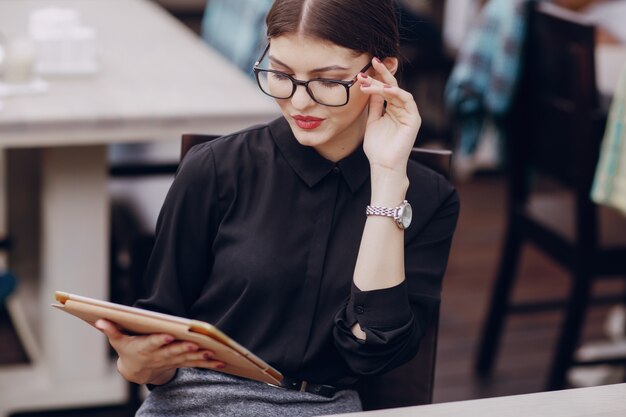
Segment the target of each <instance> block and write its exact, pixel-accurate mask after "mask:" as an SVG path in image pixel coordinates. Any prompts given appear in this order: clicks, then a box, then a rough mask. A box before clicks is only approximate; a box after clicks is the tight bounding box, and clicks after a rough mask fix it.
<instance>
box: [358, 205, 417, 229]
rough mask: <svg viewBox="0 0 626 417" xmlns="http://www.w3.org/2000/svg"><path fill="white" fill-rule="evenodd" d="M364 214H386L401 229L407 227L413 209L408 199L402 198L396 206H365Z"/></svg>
mask: <svg viewBox="0 0 626 417" xmlns="http://www.w3.org/2000/svg"><path fill="white" fill-rule="evenodd" d="M365 214H367V215H368V216H386V217H391V218H392V219H393V220H394V221H395V222H396V225H398V227H399V228H400V229H402V230H404V229H406V228H407V227H409V225H410V224H411V218H412V217H413V209H412V208H411V205H410V204H409V202H408V201H406V200H404V201H403V202H402V203H400V205H399V206H398V207H394V208H389V207H373V206H367V207H366V209H365Z"/></svg>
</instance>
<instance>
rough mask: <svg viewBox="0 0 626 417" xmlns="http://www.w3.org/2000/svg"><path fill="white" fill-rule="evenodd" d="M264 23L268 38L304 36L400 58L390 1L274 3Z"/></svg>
mask: <svg viewBox="0 0 626 417" xmlns="http://www.w3.org/2000/svg"><path fill="white" fill-rule="evenodd" d="M266 23H267V36H268V37H269V38H270V39H271V38H276V37H279V36H281V35H290V34H303V35H307V36H311V37H314V38H317V39H321V40H324V41H328V42H331V43H334V44H336V45H339V46H342V47H344V48H348V49H351V50H353V51H355V52H357V53H368V54H370V55H371V56H375V57H379V58H386V57H397V56H398V55H399V34H398V23H397V19H396V15H395V9H394V6H393V1H392V0H276V1H275V2H274V4H273V6H272V8H271V9H270V11H269V12H268V14H267V19H266Z"/></svg>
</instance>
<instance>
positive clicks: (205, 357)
mask: <svg viewBox="0 0 626 417" xmlns="http://www.w3.org/2000/svg"><path fill="white" fill-rule="evenodd" d="M202 357H204V359H206V360H207V361H208V360H210V359H211V358H212V357H213V355H211V354H210V353H205V354H204V355H202Z"/></svg>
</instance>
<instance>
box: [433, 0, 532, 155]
mask: <svg viewBox="0 0 626 417" xmlns="http://www.w3.org/2000/svg"><path fill="white" fill-rule="evenodd" d="M529 1H532V0H490V1H489V2H488V3H487V4H486V5H485V6H484V7H483V9H482V11H481V13H480V15H479V17H478V21H477V24H476V25H475V26H474V27H473V28H472V30H471V31H470V33H469V34H468V36H467V38H466V41H465V42H464V43H463V45H462V47H461V49H460V52H459V57H458V59H457V62H456V63H455V66H454V68H453V70H452V73H451V75H450V78H449V79H448V82H447V84H446V90H445V99H446V105H447V107H448V108H449V109H450V110H451V111H452V113H453V114H454V117H455V119H456V121H457V122H458V124H459V128H460V138H459V149H458V151H459V152H460V153H461V154H464V155H471V154H473V152H474V151H475V150H476V147H477V145H478V140H479V137H480V133H481V130H482V128H483V124H484V121H485V120H488V119H492V120H493V121H494V122H496V125H497V122H499V121H500V120H502V117H504V116H505V115H506V114H507V112H508V111H509V110H510V108H511V104H512V101H513V95H514V92H515V87H516V85H517V81H518V78H519V73H520V67H521V62H520V61H521V58H522V57H521V52H522V47H523V42H524V39H525V36H526V10H527V3H528V2H529Z"/></svg>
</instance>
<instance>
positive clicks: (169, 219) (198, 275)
mask: <svg viewBox="0 0 626 417" xmlns="http://www.w3.org/2000/svg"><path fill="white" fill-rule="evenodd" d="M196 148H199V147H196ZM196 148H194V149H192V150H191V151H190V152H189V154H188V155H187V157H186V158H185V160H184V162H183V164H182V166H181V167H180V169H179V171H178V173H177V175H176V178H175V180H174V182H173V184H172V187H171V188H170V190H169V192H168V194H167V197H166V199H165V202H164V204H163V207H162V209H161V212H160V214H159V219H158V222H157V229H156V242H155V246H154V249H153V251H152V255H151V257H150V261H149V263H148V268H147V271H146V277H145V278H146V281H147V282H150V283H151V290H150V292H149V295H148V298H147V299H142V300H139V301H138V302H137V303H136V306H138V307H141V308H146V309H149V310H155V311H159V312H163V313H167V314H174V315H179V316H189V311H188V308H189V306H190V305H191V304H192V303H193V301H194V300H195V299H196V298H197V297H198V295H199V293H200V290H201V289H202V287H203V286H204V284H205V282H206V280H207V279H208V277H209V273H210V269H211V265H212V263H213V257H212V252H211V242H212V240H213V238H214V236H215V232H216V228H217V226H216V225H217V222H218V219H219V216H218V209H217V207H216V206H217V204H216V201H217V200H218V199H217V185H216V175H215V166H214V165H215V164H214V161H213V153H212V152H210V148H209V149H206V150H205V151H203V152H202V153H200V152H197V149H196ZM202 148H203V149H204V148H205V146H203V147H202Z"/></svg>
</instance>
